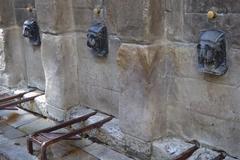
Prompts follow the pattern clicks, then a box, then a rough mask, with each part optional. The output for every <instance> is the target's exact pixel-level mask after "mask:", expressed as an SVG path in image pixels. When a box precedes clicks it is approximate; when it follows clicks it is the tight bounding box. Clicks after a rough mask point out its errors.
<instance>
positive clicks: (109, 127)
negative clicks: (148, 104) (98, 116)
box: [96, 118, 126, 152]
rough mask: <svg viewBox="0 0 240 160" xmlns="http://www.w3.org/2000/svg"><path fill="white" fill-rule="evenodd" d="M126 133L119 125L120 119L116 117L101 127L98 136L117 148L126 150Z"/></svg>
mask: <svg viewBox="0 0 240 160" xmlns="http://www.w3.org/2000/svg"><path fill="white" fill-rule="evenodd" d="M124 135H125V134H124V133H123V132H122V131H121V129H120V127H119V120H118V119H116V118H114V119H112V120H111V121H109V122H107V123H105V124H104V125H103V126H102V127H101V128H100V129H99V132H98V133H97V135H96V138H97V139H99V140H100V141H101V142H103V143H105V144H108V145H109V146H110V147H112V148H114V149H115V150H117V151H119V152H124V151H125V145H126V144H125V137H124Z"/></svg>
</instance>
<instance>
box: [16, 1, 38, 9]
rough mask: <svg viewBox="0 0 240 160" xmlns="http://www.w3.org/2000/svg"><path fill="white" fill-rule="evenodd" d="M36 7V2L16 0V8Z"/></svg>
mask: <svg viewBox="0 0 240 160" xmlns="http://www.w3.org/2000/svg"><path fill="white" fill-rule="evenodd" d="M30 5H31V6H32V7H34V6H35V0H14V7H15V8H27V7H29V6H30Z"/></svg>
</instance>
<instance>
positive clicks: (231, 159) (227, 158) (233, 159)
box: [224, 157, 238, 160]
mask: <svg viewBox="0 0 240 160" xmlns="http://www.w3.org/2000/svg"><path fill="white" fill-rule="evenodd" d="M224 160H238V159H237V158H232V157H226V158H225V159H224Z"/></svg>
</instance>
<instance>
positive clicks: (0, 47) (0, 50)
mask: <svg viewBox="0 0 240 160" xmlns="http://www.w3.org/2000/svg"><path fill="white" fill-rule="evenodd" d="M3 33H4V32H3V29H0V70H3V69H4V68H5V65H6V62H5V61H4V60H5V54H4V50H5V49H4V47H5V46H4V34H3Z"/></svg>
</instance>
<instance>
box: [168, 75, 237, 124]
mask: <svg viewBox="0 0 240 160" xmlns="http://www.w3.org/2000/svg"><path fill="white" fill-rule="evenodd" d="M171 86H172V87H171V89H170V92H169V104H171V105H172V106H176V107H178V106H179V107H181V106H183V107H184V108H185V109H189V110H191V111H194V112H198V113H201V114H205V115H208V116H213V117H217V118H220V119H225V120H237V121H239V100H238V99H235V97H236V96H237V95H238V94H239V91H238V90H237V89H235V88H233V87H231V86H222V85H219V84H214V83H210V82H205V81H201V80H195V79H187V78H175V80H174V82H173V84H172V85H171Z"/></svg>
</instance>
